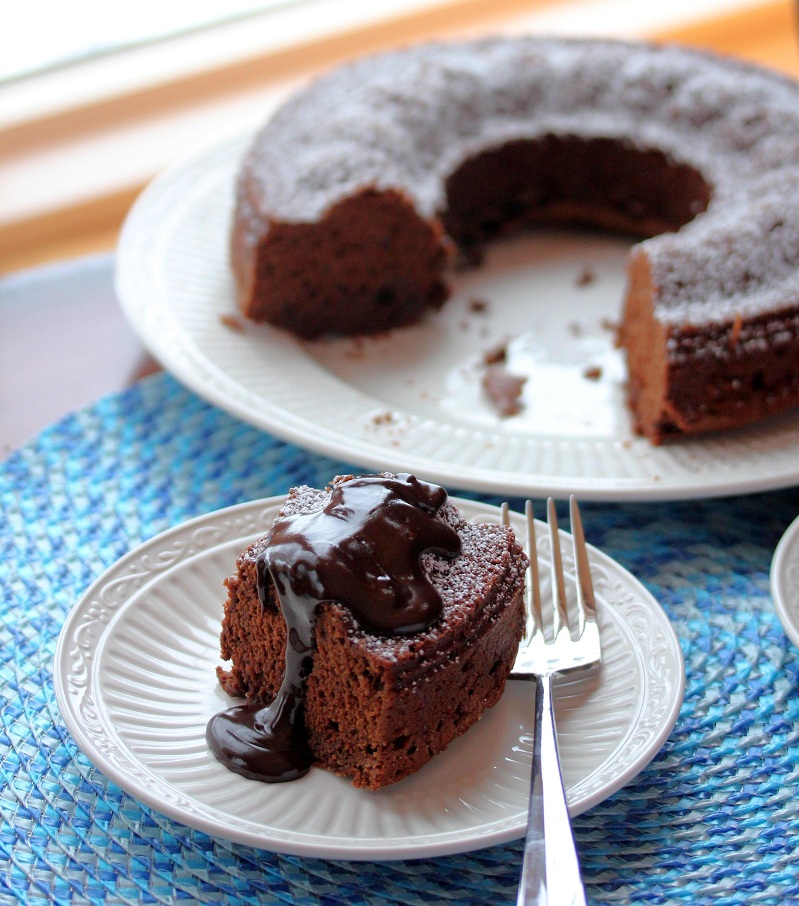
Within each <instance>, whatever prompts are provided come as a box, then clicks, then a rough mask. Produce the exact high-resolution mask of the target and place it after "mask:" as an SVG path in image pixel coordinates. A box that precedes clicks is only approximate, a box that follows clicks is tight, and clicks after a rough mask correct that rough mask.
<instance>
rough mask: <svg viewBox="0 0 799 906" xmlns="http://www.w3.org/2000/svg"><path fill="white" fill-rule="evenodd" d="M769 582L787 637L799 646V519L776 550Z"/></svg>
mask: <svg viewBox="0 0 799 906" xmlns="http://www.w3.org/2000/svg"><path fill="white" fill-rule="evenodd" d="M769 582H770V584H771V597H772V600H773V601H774V608H775V609H776V611H777V616H778V617H779V619H780V622H781V623H782V627H783V629H784V630H785V634H786V635H787V636H788V638H789V639H790V640H791V641H792V642H793V643H794V645H796V646H797V647H799V517H797V518H796V519H794V521H793V522H792V523H791V524H790V525H789V526H788V528H787V529H786V531H785V534H784V535H783V536H782V538H781V539H780V542H779V544H778V545H777V547H776V549H775V551H774V557H773V559H772V561H771V572H770V574H769Z"/></svg>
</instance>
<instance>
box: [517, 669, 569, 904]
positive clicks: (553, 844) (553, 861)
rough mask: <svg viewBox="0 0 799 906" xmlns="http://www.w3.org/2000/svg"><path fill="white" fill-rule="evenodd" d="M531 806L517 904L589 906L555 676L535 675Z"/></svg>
mask: <svg viewBox="0 0 799 906" xmlns="http://www.w3.org/2000/svg"><path fill="white" fill-rule="evenodd" d="M533 681H534V682H535V686H536V688H535V721H534V729H533V765H532V771H531V776H530V805H529V811H528V815H527V836H526V837H525V841H524V861H523V863H522V878H521V883H520V884H519V895H518V899H517V900H516V906H545V904H547V906H584V904H585V890H584V888H583V882H582V879H581V878H580V863H579V861H578V859H577V850H576V848H575V845H574V835H573V833H572V827H571V821H570V820H569V810H568V807H567V805H566V794H565V792H564V790H563V777H562V776H561V773H560V760H559V758H558V740H557V736H556V733H555V714H554V711H553V709H552V677H551V676H535V677H533Z"/></svg>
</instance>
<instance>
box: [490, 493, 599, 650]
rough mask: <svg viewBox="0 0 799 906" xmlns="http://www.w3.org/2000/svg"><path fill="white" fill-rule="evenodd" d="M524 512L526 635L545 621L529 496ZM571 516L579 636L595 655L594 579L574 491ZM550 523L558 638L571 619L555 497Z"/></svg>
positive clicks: (505, 513)
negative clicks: (526, 562) (528, 561)
mask: <svg viewBox="0 0 799 906" xmlns="http://www.w3.org/2000/svg"><path fill="white" fill-rule="evenodd" d="M501 509H502V524H503V525H506V526H509V525H510V514H509V511H508V504H507V503H503V504H502V508H501ZM524 515H525V522H526V528H527V537H526V539H525V541H526V550H527V553H528V556H529V558H530V568H529V569H528V570H527V576H526V598H527V620H528V627H527V631H526V633H525V636H526V637H527V638H530V637H532V636H533V635H534V634H535V633H536V632H543V630H544V622H543V617H542V613H541V592H540V581H539V578H540V577H539V569H538V555H537V550H538V548H537V542H536V531H535V518H534V514H533V504H532V501H530V500H527V501H526V502H525V506H524ZM569 518H570V521H571V534H572V544H573V550H574V567H575V574H576V580H577V581H576V592H577V638H579V639H581V640H582V641H583V642H584V643H588V642H590V643H591V647H592V648H593V649H594V650H595V658H596V659H598V658H599V655H600V642H599V631H598V628H597V625H596V602H595V599H594V589H593V584H592V582H591V571H590V567H589V564H588V553H587V550H586V543H585V533H584V530H583V521H582V518H581V516H580V508H579V506H578V504H577V498H576V497H575V496H574V494H572V495H571V496H570V497H569ZM547 527H548V533H549V544H550V552H551V574H552V603H553V634H554V639H557V638H558V636H559V635H560V633H562V632H564V633H566V635H569V634H570V633H569V621H568V612H567V604H566V590H565V584H564V579H563V565H562V556H561V550H560V536H559V532H558V515H557V511H556V508H555V501H554V499H553V498H552V497H550V498H548V500H547Z"/></svg>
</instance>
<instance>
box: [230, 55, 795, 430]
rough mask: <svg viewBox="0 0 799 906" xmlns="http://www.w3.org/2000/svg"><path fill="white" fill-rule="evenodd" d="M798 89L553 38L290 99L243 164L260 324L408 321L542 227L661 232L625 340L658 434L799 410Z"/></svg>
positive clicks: (402, 64) (397, 59)
mask: <svg viewBox="0 0 799 906" xmlns="http://www.w3.org/2000/svg"><path fill="white" fill-rule="evenodd" d="M798 186H799V86H797V85H796V84H795V83H794V82H792V81H790V80H788V79H787V78H784V77H781V76H779V75H777V74H776V73H772V72H769V71H766V70H763V69H759V68H756V67H753V66H748V65H745V64H743V63H740V62H735V61H732V60H726V59H722V58H720V57H716V56H713V55H710V54H706V53H699V52H694V51H690V50H686V49H681V48H678V47H674V46H654V45H649V44H638V43H626V42H614V41H585V40H550V39H535V38H523V39H495V40H483V41H477V42H472V43H465V44H437V45H426V46H419V47H415V48H411V49H408V50H403V51H399V52H394V53H389V54H385V55H382V56H377V57H372V58H367V59H362V60H359V61H357V62H355V63H351V64H349V65H346V66H342V67H341V68H339V69H337V70H335V71H333V72H331V73H329V74H328V75H326V76H324V77H322V78H320V79H319V80H317V81H316V82H314V83H313V84H311V85H310V86H309V87H307V88H306V89H305V90H303V91H301V92H300V93H299V94H297V95H296V96H295V97H294V98H293V99H291V100H290V101H289V102H288V103H286V104H285V106H283V107H282V108H281V109H280V110H279V111H278V112H277V113H276V114H275V116H274V117H273V118H272V119H271V121H270V122H269V123H268V124H267V125H266V126H265V128H263V130H262V131H261V132H260V133H259V134H258V136H257V137H256V138H255V141H254V143H253V144H252V146H251V148H250V150H249V153H248V154H247V156H246V159H245V161H244V163H243V166H242V169H241V173H240V177H239V182H238V191H237V203H236V209H235V219H234V226H233V233H232V262H233V268H234V271H235V274H236V278H237V281H238V286H239V291H240V305H241V309H242V311H243V313H244V314H245V315H246V316H247V317H249V318H251V319H254V320H256V321H269V322H271V323H273V324H276V325H279V326H281V327H283V328H286V329H287V330H289V331H292V332H294V333H295V334H298V335H300V336H303V337H314V336H318V335H320V334H324V333H326V332H335V333H339V334H348V333H365V332H370V331H380V330H384V329H386V328H388V327H392V326H397V325H401V324H406V323H409V322H411V321H413V320H415V319H417V318H419V317H420V316H421V314H422V313H423V312H424V311H425V310H426V309H428V308H430V307H433V308H435V307H438V306H440V305H441V304H442V302H443V300H444V299H445V297H446V295H447V289H446V285H445V283H444V282H443V271H444V267H445V264H446V262H447V260H448V259H450V258H451V255H452V251H453V249H454V248H456V247H460V248H461V249H464V248H465V249H468V248H469V247H473V246H475V245H479V244H480V243H483V242H485V241H486V240H489V239H491V237H492V236H495V235H497V234H499V233H502V232H506V231H508V230H511V229H515V228H519V227H524V226H528V225H533V224H538V223H542V222H546V223H553V222H554V223H575V224H587V225H593V226H598V227H601V228H606V229H610V230H616V231H624V232H627V233H631V234H633V235H636V236H639V237H643V238H644V241H642V242H640V243H639V244H637V245H635V246H634V247H633V249H632V252H631V256H630V268H629V287H628V294H627V298H626V301H625V303H624V316H623V324H622V329H621V342H622V345H623V346H624V347H625V348H626V351H627V356H628V367H629V378H630V379H629V395H630V403H631V406H632V408H633V411H634V416H635V422H636V426H637V429H638V430H639V431H640V432H642V433H643V434H646V435H647V436H648V437H650V438H651V439H652V440H653V441H654V442H656V443H657V442H660V441H661V440H662V439H663V438H665V437H667V436H669V435H675V434H685V433H692V432H698V431H705V430H711V429H717V428H725V427H729V426H734V425H740V424H744V423H746V422H749V421H751V420H753V419H759V418H761V417H763V416H766V415H769V414H770V413H774V412H778V411H780V410H782V409H785V408H786V407H788V406H792V405H796V404H797V403H799V272H798V271H797V261H799V200H797V197H798V196H797V191H796V190H797V187H798Z"/></svg>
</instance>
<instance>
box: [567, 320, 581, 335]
mask: <svg viewBox="0 0 799 906" xmlns="http://www.w3.org/2000/svg"><path fill="white" fill-rule="evenodd" d="M569 333H570V334H571V335H572V336H573V337H581V336H582V335H583V326H582V324H579V323H578V322H577V321H570V322H569Z"/></svg>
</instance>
